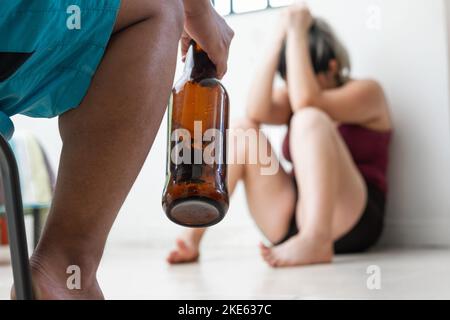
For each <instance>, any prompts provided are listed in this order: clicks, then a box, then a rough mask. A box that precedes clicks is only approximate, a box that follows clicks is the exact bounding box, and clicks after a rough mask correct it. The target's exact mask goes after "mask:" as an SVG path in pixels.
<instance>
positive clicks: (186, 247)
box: [167, 232, 200, 264]
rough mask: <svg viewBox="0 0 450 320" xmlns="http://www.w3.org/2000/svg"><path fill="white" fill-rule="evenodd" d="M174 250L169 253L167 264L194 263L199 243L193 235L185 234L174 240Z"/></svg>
mask: <svg viewBox="0 0 450 320" xmlns="http://www.w3.org/2000/svg"><path fill="white" fill-rule="evenodd" d="M176 246H177V247H176V248H175V249H174V250H172V251H171V252H170V253H169V256H168V257H167V262H168V263H170V264H179V263H188V262H195V261H197V260H198V257H199V255H200V252H199V246H200V242H199V240H197V239H196V238H195V237H194V236H193V234H190V233H189V232H188V233H185V234H184V235H182V236H181V237H179V238H178V239H177V240H176Z"/></svg>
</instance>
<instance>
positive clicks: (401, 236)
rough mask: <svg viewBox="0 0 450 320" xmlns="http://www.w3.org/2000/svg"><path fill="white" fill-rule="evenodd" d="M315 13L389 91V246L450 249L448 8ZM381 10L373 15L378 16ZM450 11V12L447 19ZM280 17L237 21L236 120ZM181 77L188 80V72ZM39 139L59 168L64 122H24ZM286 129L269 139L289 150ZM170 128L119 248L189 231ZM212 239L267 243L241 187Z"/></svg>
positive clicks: (383, 5)
mask: <svg viewBox="0 0 450 320" xmlns="http://www.w3.org/2000/svg"><path fill="white" fill-rule="evenodd" d="M309 2H310V4H311V7H312V9H313V13H314V14H317V15H320V16H323V17H325V18H327V19H328V20H329V21H330V23H331V24H332V25H333V26H335V28H336V30H337V32H338V34H339V35H340V36H341V38H342V39H343V41H344V42H345V43H346V44H347V46H348V47H349V50H350V52H351V56H352V61H353V66H354V75H355V76H357V77H373V78H376V79H378V80H379V81H381V83H382V84H383V86H384V88H385V90H386V92H387V94H388V97H389V100H390V102H391V106H392V114H393V118H394V121H395V124H396V128H397V129H396V132H395V138H394V141H393V145H392V164H391V167H390V177H389V178H390V185H391V192H390V195H389V199H390V200H389V204H388V216H387V228H386V233H385V237H384V240H383V242H384V243H385V244H386V243H388V244H414V245H442V244H450V232H449V231H450V195H449V194H448V193H449V192H450V170H449V166H450V126H449V120H450V116H449V93H448V92H449V88H450V83H449V79H448V77H449V72H450V67H449V63H448V59H449V53H448V43H449V41H448V40H449V38H448V32H447V27H448V26H447V22H448V16H447V19H446V15H445V13H446V12H447V13H450V9H449V8H448V7H445V5H444V3H445V2H446V1H445V0H394V1H392V0H391V1H389V0H340V1H336V0H315V1H309ZM371 8H372V9H371ZM373 8H375V9H376V8H379V9H380V10H381V11H380V12H381V17H382V19H381V26H380V27H381V29H380V30H377V29H370V28H368V27H367V23H368V21H369V19H370V14H371V12H373V11H371V10H373ZM444 9H447V11H446V10H444ZM278 13H279V11H278V10H270V11H266V12H261V13H254V14H245V15H240V16H233V17H229V18H228V21H229V23H230V24H231V25H232V27H233V28H234V29H235V31H236V38H235V41H234V43H233V47H232V52H231V57H230V66H229V73H228V75H227V77H226V79H225V80H224V82H225V85H226V86H227V88H228V90H229V92H230V96H231V102H232V104H231V106H232V112H231V115H232V118H237V117H240V116H242V115H243V114H244V108H245V99H246V93H247V90H248V86H249V83H250V80H251V77H252V74H253V71H254V69H255V68H256V66H257V63H258V62H259V60H260V57H261V53H262V51H263V50H264V49H265V48H267V46H268V40H269V39H270V36H269V35H270V34H271V32H272V30H273V28H274V25H275V23H276V21H277V16H278ZM178 74H179V71H178ZM15 123H16V127H17V128H18V129H20V128H26V129H31V130H33V131H34V132H35V133H36V134H37V135H38V136H39V137H40V138H41V140H42V141H43V143H44V145H45V146H46V148H47V149H48V151H49V153H50V156H51V160H52V162H53V163H54V164H55V165H56V164H57V162H58V154H59V150H60V141H59V138H58V133H57V122H56V121H55V120H32V119H26V118H23V117H16V120H15ZM284 130H285V129H284V128H270V129H268V130H267V131H268V132H269V134H270V137H271V140H272V141H273V143H274V145H275V149H276V150H279V148H280V140H281V138H282V137H283V135H284ZM165 136H166V123H165V122H164V123H163V126H162V127H161V130H160V132H159V133H158V137H157V139H156V141H155V145H154V148H153V150H152V153H151V155H150V156H149V158H148V159H147V162H146V163H145V166H144V169H143V171H142V173H141V175H140V176H139V178H138V180H137V182H136V184H135V186H134V188H133V190H132V192H131V194H130V196H129V197H128V199H127V201H126V203H125V205H124V207H123V210H122V212H121V214H120V216H119V219H118V221H117V223H116V226H115V227H114V229H113V232H112V236H111V241H114V242H123V241H128V242H134V243H136V244H138V243H139V244H142V245H145V246H154V245H158V246H159V245H163V246H167V245H168V244H170V239H171V238H172V237H173V235H174V234H176V233H177V232H178V230H179V228H178V227H176V226H175V225H173V224H172V223H170V222H168V220H167V219H166V218H165V217H164V214H163V212H162V209H161V206H160V196H161V190H162V187H163V182H164V162H165V159H164V155H165ZM214 229H216V232H212V233H210V234H209V235H208V237H210V238H215V241H210V243H218V244H226V245H233V244H235V245H238V244H244V243H247V244H253V243H256V241H258V236H257V235H258V233H257V231H256V228H255V227H254V226H253V224H252V223H251V220H250V219H249V216H248V212H247V207H246V203H245V198H244V195H243V191H242V189H241V188H239V189H238V192H237V195H236V197H235V198H233V201H232V206H231V209H230V212H229V215H228V217H227V218H226V219H225V220H224V221H223V222H222V223H221V224H220V225H218V226H217V227H215V228H214Z"/></svg>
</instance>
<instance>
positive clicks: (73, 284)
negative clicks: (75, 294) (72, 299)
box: [66, 265, 81, 290]
mask: <svg viewBox="0 0 450 320" xmlns="http://www.w3.org/2000/svg"><path fill="white" fill-rule="evenodd" d="M66 273H67V274H70V276H69V277H68V278H67V281H66V286H67V289H69V290H81V268H80V267H79V266H77V265H70V266H68V267H67V269H66Z"/></svg>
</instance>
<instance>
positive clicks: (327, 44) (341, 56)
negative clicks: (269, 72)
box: [278, 18, 350, 84]
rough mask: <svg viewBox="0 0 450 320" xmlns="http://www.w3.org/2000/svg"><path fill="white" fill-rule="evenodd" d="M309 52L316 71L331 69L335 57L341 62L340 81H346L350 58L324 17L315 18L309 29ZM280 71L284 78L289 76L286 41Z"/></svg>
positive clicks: (316, 72)
mask: <svg viewBox="0 0 450 320" xmlns="http://www.w3.org/2000/svg"><path fill="white" fill-rule="evenodd" d="M308 36H309V54H310V57H311V62H312V65H313V68H314V73H315V74H319V73H321V72H326V71H328V70H329V64H330V61H331V60H333V59H335V60H336V61H337V62H338V64H339V74H338V82H339V83H340V84H342V83H345V82H346V81H347V79H348V73H349V72H350V59H349V56H348V53H347V51H346V49H345V48H344V46H343V45H342V44H341V42H340V41H339V40H338V39H337V37H336V36H335V35H334V33H333V31H332V29H331V27H330V26H329V25H328V24H327V23H326V22H325V21H324V20H322V19H318V18H315V19H314V21H313V24H312V26H311V28H310V29H309V33H308ZM278 72H279V73H280V75H281V77H282V78H283V79H286V78H287V63H286V41H285V42H284V43H283V45H282V48H281V52H280V59H279V63H278Z"/></svg>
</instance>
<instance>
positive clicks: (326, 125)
mask: <svg viewBox="0 0 450 320" xmlns="http://www.w3.org/2000/svg"><path fill="white" fill-rule="evenodd" d="M290 128H291V133H292V134H294V135H295V136H298V134H299V135H301V133H304V132H305V133H311V132H316V131H319V132H322V131H327V130H329V129H332V130H334V128H335V125H334V122H333V120H332V119H331V118H330V117H329V116H328V114H326V113H325V112H324V111H322V110H320V109H318V108H315V107H308V108H305V109H302V110H299V111H297V112H295V113H294V115H293V116H292V118H291V122H290Z"/></svg>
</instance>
